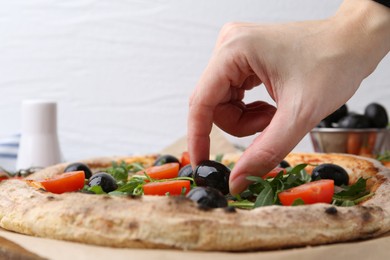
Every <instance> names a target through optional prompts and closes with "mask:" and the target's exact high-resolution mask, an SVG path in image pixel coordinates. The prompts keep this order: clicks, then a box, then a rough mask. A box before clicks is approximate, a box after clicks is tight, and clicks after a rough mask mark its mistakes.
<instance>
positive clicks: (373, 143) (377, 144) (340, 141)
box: [310, 128, 390, 156]
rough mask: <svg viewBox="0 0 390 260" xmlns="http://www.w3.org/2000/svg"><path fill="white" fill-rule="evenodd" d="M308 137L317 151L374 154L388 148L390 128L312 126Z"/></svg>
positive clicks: (389, 147) (389, 148)
mask: <svg viewBox="0 0 390 260" xmlns="http://www.w3.org/2000/svg"><path fill="white" fill-rule="evenodd" d="M310 138H311V142H312V144H313V148H314V151H315V152H319V153H349V154H356V155H363V156H375V155H378V154H380V153H383V152H385V151H387V150H390V128H382V129H379V128H367V129H345V128H314V129H313V130H312V131H311V132H310Z"/></svg>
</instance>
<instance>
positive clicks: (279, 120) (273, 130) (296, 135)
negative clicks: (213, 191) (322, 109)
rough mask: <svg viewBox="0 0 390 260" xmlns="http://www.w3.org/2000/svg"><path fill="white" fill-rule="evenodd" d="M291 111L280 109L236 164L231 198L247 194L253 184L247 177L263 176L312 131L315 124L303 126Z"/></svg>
mask: <svg viewBox="0 0 390 260" xmlns="http://www.w3.org/2000/svg"><path fill="white" fill-rule="evenodd" d="M289 109H290V108H284V107H282V108H278V110H277V111H276V113H275V115H274V117H273V119H272V121H271V123H270V124H269V125H268V127H267V128H266V129H265V130H264V131H263V132H262V133H261V134H260V135H259V136H258V137H257V138H256V139H255V140H254V142H253V143H252V144H251V145H250V146H249V147H248V148H247V149H246V151H245V152H244V153H243V155H242V156H241V158H240V160H239V161H238V162H237V163H236V165H235V166H234V168H233V170H232V172H231V174H230V180H229V184H230V192H231V193H232V194H238V193H240V192H242V191H243V190H245V188H246V187H247V186H248V185H249V184H250V181H248V180H247V179H246V178H247V177H248V176H262V175H264V174H266V173H267V172H269V171H270V170H272V169H273V168H274V167H275V166H276V165H278V164H279V163H280V162H281V161H282V159H284V157H285V156H286V155H287V154H288V153H289V152H290V151H291V150H292V149H293V148H294V146H295V145H296V144H297V143H298V142H299V141H300V140H301V139H302V138H303V136H304V135H305V134H306V132H307V131H308V129H309V128H310V127H312V126H311V125H312V124H313V123H310V122H304V120H302V119H299V118H298V117H296V116H295V115H294V113H291V109H290V111H289ZM306 118H307V117H306Z"/></svg>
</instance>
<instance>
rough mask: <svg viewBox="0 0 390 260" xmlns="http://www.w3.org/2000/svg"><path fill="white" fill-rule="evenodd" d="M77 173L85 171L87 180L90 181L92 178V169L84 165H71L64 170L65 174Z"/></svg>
mask: <svg viewBox="0 0 390 260" xmlns="http://www.w3.org/2000/svg"><path fill="white" fill-rule="evenodd" d="M75 171H84V174H85V178H86V179H89V178H91V176H92V171H91V169H89V167H88V166H87V165H85V164H84V163H79V162H76V163H72V164H69V165H68V166H67V167H66V168H65V170H64V172H75Z"/></svg>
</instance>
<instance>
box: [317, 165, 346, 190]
mask: <svg viewBox="0 0 390 260" xmlns="http://www.w3.org/2000/svg"><path fill="white" fill-rule="evenodd" d="M311 179H312V180H313V181H315V180H317V179H331V180H334V184H335V185H337V186H341V185H348V183H349V175H348V173H347V171H346V170H345V169H344V168H343V167H341V166H339V165H336V164H331V163H324V164H321V165H318V166H317V167H315V168H314V169H313V171H312V174H311Z"/></svg>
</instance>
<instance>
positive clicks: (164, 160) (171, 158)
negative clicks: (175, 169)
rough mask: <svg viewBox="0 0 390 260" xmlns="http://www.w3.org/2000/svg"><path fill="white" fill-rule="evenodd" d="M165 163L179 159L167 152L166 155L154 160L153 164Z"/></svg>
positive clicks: (176, 161) (177, 161)
mask: <svg viewBox="0 0 390 260" xmlns="http://www.w3.org/2000/svg"><path fill="white" fill-rule="evenodd" d="M166 163H180V162H179V159H177V158H176V157H175V156H173V155H170V154H167V155H161V156H159V157H158V158H157V159H156V161H155V162H154V164H153V166H159V165H163V164H166Z"/></svg>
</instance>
